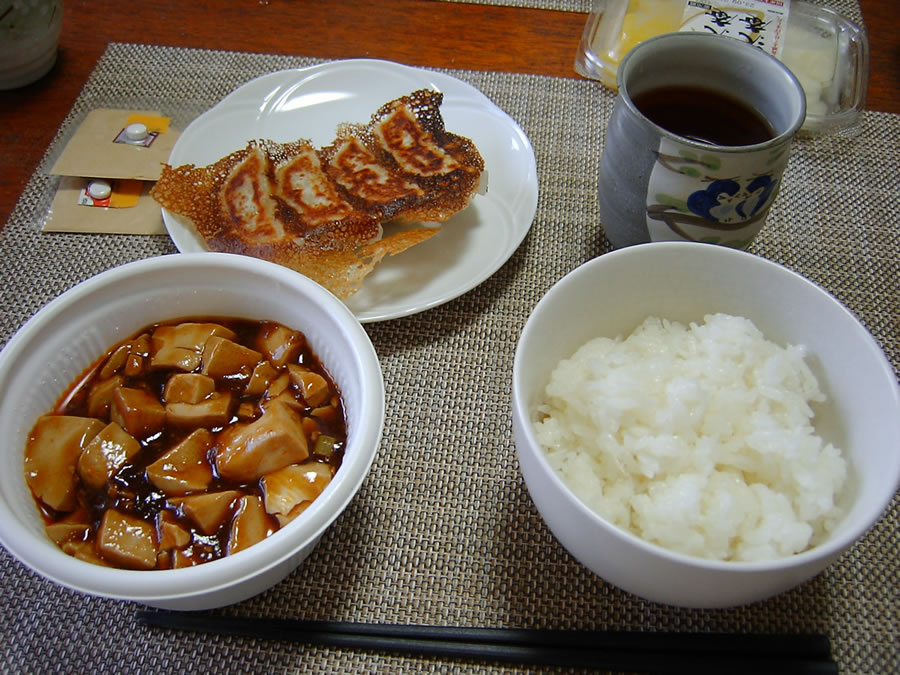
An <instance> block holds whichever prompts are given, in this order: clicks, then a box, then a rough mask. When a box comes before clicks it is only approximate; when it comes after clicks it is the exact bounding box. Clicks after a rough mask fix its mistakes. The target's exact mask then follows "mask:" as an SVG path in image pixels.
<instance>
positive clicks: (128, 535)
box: [97, 509, 157, 570]
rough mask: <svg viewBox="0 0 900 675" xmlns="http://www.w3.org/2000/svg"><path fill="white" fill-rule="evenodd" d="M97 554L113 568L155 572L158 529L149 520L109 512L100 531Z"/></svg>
mask: <svg viewBox="0 0 900 675" xmlns="http://www.w3.org/2000/svg"><path fill="white" fill-rule="evenodd" d="M97 552H98V553H99V554H100V555H101V556H102V557H103V558H104V559H106V560H108V561H109V562H111V563H113V564H114V565H119V566H121V567H128V568H130V569H136V570H152V569H153V568H154V567H156V554H157V547H156V528H154V527H153V525H151V524H150V523H148V522H147V521H146V520H142V519H141V518H137V517H135V516H132V515H129V514H127V513H120V512H119V511H116V510H115V509H109V510H108V511H107V512H106V513H104V514H103V519H102V520H101V521H100V527H99V529H98V530H97Z"/></svg>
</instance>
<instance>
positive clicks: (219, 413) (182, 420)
mask: <svg viewBox="0 0 900 675" xmlns="http://www.w3.org/2000/svg"><path fill="white" fill-rule="evenodd" d="M231 417H232V414H231V392H230V391H223V392H216V393H214V394H210V395H209V396H207V397H206V398H205V399H203V400H202V401H200V402H199V403H177V402H176V403H166V421H168V423H169V424H172V425H174V426H179V427H204V428H206V429H212V428H215V427H224V426H225V425H226V424H228V422H230V421H231Z"/></svg>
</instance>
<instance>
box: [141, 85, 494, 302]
mask: <svg viewBox="0 0 900 675" xmlns="http://www.w3.org/2000/svg"><path fill="white" fill-rule="evenodd" d="M442 99H443V95H442V94H441V93H439V92H434V91H429V90H420V91H416V92H413V93H412V94H410V95H408V96H404V97H402V98H399V99H397V100H395V101H391V102H389V103H387V104H385V105H384V106H382V107H381V108H380V109H379V110H378V111H377V112H375V114H374V115H373V116H372V118H371V120H370V121H369V122H368V123H367V124H350V123H343V124H340V125H339V126H338V131H337V138H336V139H335V141H334V142H333V143H331V144H330V145H328V146H327V147H325V148H322V149H316V148H315V147H313V145H312V144H311V143H310V142H309V141H306V140H302V139H301V140H298V141H295V142H291V143H275V142H273V141H268V140H257V141H250V142H249V143H248V145H247V147H246V148H243V149H242V150H238V151H236V152H233V153H231V154H230V155H228V156H227V157H223V158H222V159H220V160H219V161H218V162H216V163H215V164H212V165H210V166H206V167H196V166H194V165H185V166H179V167H172V166H168V165H166V166H165V167H164V168H163V173H162V177H161V178H160V179H159V181H158V182H157V183H156V185H155V186H154V187H153V189H152V191H151V194H152V195H153V197H154V199H156V201H158V202H159V203H160V204H161V205H162V206H163V207H165V208H166V209H168V210H169V211H171V212H173V213H176V214H179V215H181V216H184V217H186V218H188V219H189V220H190V221H191V223H193V225H194V227H195V228H196V229H197V232H198V233H199V234H200V235H201V236H202V237H203V238H204V239H205V240H206V242H207V245H208V246H209V248H210V250H214V251H225V252H230V253H240V254H244V255H252V256H256V257H260V258H264V259H267V260H271V261H273V262H277V263H279V264H282V265H285V266H287V267H291V268H293V269H295V270H297V271H298V272H301V273H302V274H305V275H306V276H308V277H310V278H312V279H314V280H316V281H317V282H319V283H320V284H322V285H323V286H325V287H326V288H328V289H330V290H331V291H332V292H333V293H335V294H336V295H337V296H338V297H343V298H346V297H348V296H350V295H352V294H353V293H354V292H356V291H357V290H358V289H359V287H360V285H361V283H362V280H363V278H364V277H365V276H366V275H367V274H369V272H371V271H372V269H373V268H374V267H375V265H376V264H377V263H378V262H379V261H380V260H381V259H382V258H384V256H385V255H395V254H397V253H400V252H401V251H404V250H406V249H407V248H409V247H411V246H414V245H415V244H418V243H420V242H422V241H424V240H426V239H428V238H429V237H431V236H433V235H435V234H437V232H438V231H439V228H436V227H420V228H413V229H407V230H405V231H403V232H399V233H396V234H392V235H390V236H386V237H384V236H383V230H382V224H383V223H386V222H388V221H403V222H417V221H428V222H443V221H445V220H447V219H448V218H450V217H451V216H453V215H454V214H456V213H458V212H459V211H461V210H462V209H464V208H465V207H466V206H467V205H468V204H469V202H470V201H471V199H472V198H473V197H474V195H475V193H476V191H477V190H478V187H479V182H480V180H481V174H482V171H483V170H484V162H483V160H482V158H481V155H480V154H479V153H478V150H477V149H476V148H475V145H474V144H473V143H472V142H471V141H470V140H469V139H467V138H463V137H461V136H457V135H455V134H452V133H450V132H448V131H446V130H445V129H444V122H443V118H442V117H441V114H440V104H441V102H442Z"/></svg>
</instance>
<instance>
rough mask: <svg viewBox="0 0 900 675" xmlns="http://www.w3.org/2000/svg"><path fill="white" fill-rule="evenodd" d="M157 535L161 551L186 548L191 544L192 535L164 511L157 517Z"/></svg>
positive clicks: (168, 512)
mask: <svg viewBox="0 0 900 675" xmlns="http://www.w3.org/2000/svg"><path fill="white" fill-rule="evenodd" d="M156 535H157V538H158V539H159V550H160V551H168V550H170V549H173V548H179V549H180V548H184V547H185V546H187V545H188V544H190V543H191V533H190V531H189V530H186V529H185V528H184V527H183V526H182V525H181V523H179V522H178V520H177V519H176V518H175V516H173V515H172V513H171V512H170V511H166V510H165V509H163V510H162V511H160V512H159V514H158V515H157V516H156Z"/></svg>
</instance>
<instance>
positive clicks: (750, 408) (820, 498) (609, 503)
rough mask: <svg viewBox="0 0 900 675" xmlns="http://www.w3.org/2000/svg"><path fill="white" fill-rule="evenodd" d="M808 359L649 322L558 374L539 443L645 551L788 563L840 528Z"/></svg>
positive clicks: (759, 340) (593, 346)
mask: <svg viewBox="0 0 900 675" xmlns="http://www.w3.org/2000/svg"><path fill="white" fill-rule="evenodd" d="M804 356H805V350H804V348H803V347H801V346H788V347H780V346H779V345H776V344H774V343H772V342H770V341H768V340H766V339H765V338H764V337H763V335H762V333H761V332H760V331H759V330H758V329H757V328H756V326H755V325H754V324H753V323H752V322H751V321H749V320H748V319H744V318H741V317H734V316H728V315H725V314H715V315H709V316H707V317H705V320H704V323H703V324H702V325H699V324H693V323H692V324H690V325H689V326H685V325H683V324H680V323H677V322H671V321H666V320H664V319H659V318H655V317H651V318H648V319H647V320H646V321H644V323H643V324H642V325H641V326H640V327H639V328H638V329H637V330H636V331H635V332H634V333H633V334H632V335H631V336H629V337H628V338H627V339H624V340H623V339H615V340H613V339H608V338H597V339H595V340H592V341H590V342H588V343H587V344H585V345H584V346H582V347H581V348H580V349H579V350H578V351H577V352H576V353H575V354H574V355H573V356H572V358H570V359H567V360H564V361H562V362H560V363H559V365H558V366H557V367H556V369H555V370H554V371H553V374H552V377H551V380H550V383H549V384H548V385H547V388H546V398H545V400H544V402H543V403H542V404H541V405H540V406H539V408H538V410H537V419H538V420H539V421H538V422H536V424H535V428H536V433H537V438H538V440H539V442H540V443H541V445H542V446H543V447H544V449H545V450H546V452H547V457H548V458H549V460H550V463H551V464H552V466H553V467H554V468H555V470H556V471H557V472H558V473H559V474H560V476H561V477H562V479H563V480H564V482H565V483H566V484H567V485H569V487H570V488H571V489H572V490H573V491H574V492H575V494H576V495H578V497H579V498H580V499H581V500H583V501H584V502H585V503H586V504H587V505H588V506H589V507H591V508H592V509H594V510H595V511H596V512H597V513H598V514H600V515H601V516H603V517H604V518H606V519H607V520H609V521H611V522H613V523H615V524H616V525H618V526H620V527H622V528H625V529H626V530H629V531H631V532H633V533H634V534H636V535H638V536H640V537H642V538H644V539H646V540H648V541H651V542H654V543H656V544H658V545H660V546H663V547H665V548H667V549H671V550H674V551H679V552H681V553H685V554H688V555H693V556H700V557H703V558H710V559H715V560H743V561H756V560H768V559H775V558H783V557H786V556H790V555H792V554H794V553H798V552H800V551H803V550H805V549H807V548H809V547H810V546H813V545H815V544H816V542H817V541H819V540H821V539H822V538H823V537H824V536H825V535H826V534H827V533H828V531H829V530H831V529H832V528H833V526H834V525H835V523H836V521H837V520H838V519H839V518H840V516H841V509H840V508H839V507H838V505H837V501H838V497H839V493H840V491H841V488H842V486H843V485H844V482H845V479H846V476H847V466H846V462H845V460H844V458H843V457H842V456H841V452H840V450H838V449H837V448H835V447H834V446H832V445H831V444H828V443H825V442H824V441H823V440H822V439H821V438H820V437H819V436H817V435H816V433H815V430H814V428H813V425H812V418H813V411H812V409H811V408H810V405H809V404H810V402H811V401H822V400H824V395H823V394H822V392H821V391H820V389H819V385H818V383H817V382H816V378H815V376H814V375H813V373H812V372H811V371H810V369H809V367H808V366H807V365H806V363H805V362H804Z"/></svg>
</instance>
